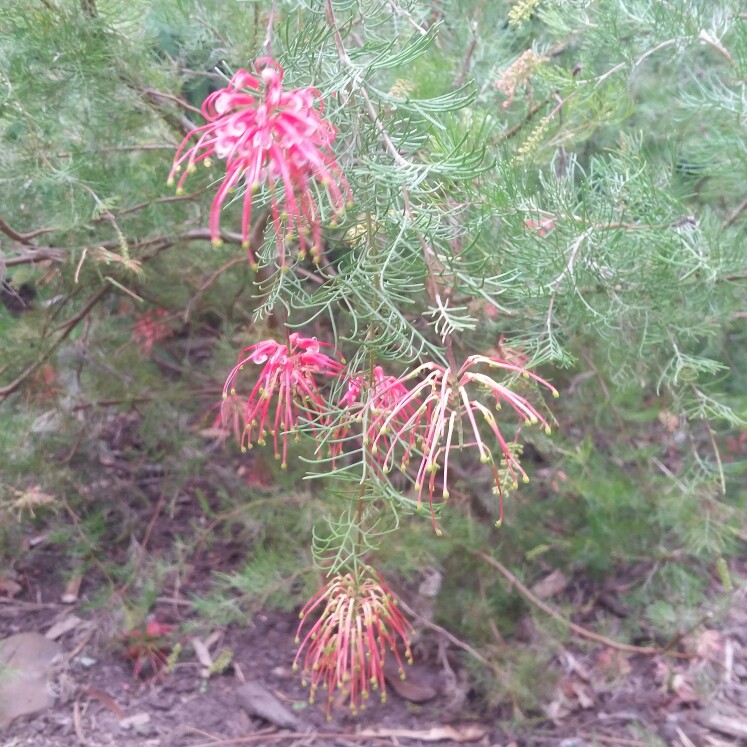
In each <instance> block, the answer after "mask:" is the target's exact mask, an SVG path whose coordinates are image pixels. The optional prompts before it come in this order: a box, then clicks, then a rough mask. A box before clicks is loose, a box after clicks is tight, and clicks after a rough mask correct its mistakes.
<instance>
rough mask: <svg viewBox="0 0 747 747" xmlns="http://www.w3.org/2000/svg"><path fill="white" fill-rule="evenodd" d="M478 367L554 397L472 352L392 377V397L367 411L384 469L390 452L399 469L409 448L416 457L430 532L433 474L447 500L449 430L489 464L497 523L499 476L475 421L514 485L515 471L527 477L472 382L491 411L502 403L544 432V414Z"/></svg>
mask: <svg viewBox="0 0 747 747" xmlns="http://www.w3.org/2000/svg"><path fill="white" fill-rule="evenodd" d="M479 366H487V367H489V368H491V369H495V368H499V369H503V370H504V371H507V372H509V373H512V374H519V375H521V376H522V377H525V378H529V379H532V380H534V381H535V382H536V383H538V384H540V385H541V386H543V387H546V388H547V389H549V390H550V391H551V392H552V394H553V396H555V397H557V396H558V392H557V390H556V389H555V388H554V387H553V386H552V385H551V384H549V383H548V382H547V381H545V380H544V379H542V378H540V377H539V376H537V375H536V374H533V373H531V372H530V371H527V370H526V369H525V368H523V367H522V366H520V365H518V364H516V363H512V362H509V361H506V360H503V359H500V358H488V357H487V356H483V355H473V356H470V357H469V358H467V359H466V361H465V362H464V364H463V365H462V366H461V367H460V368H459V369H458V370H456V371H455V370H453V369H452V368H451V367H449V366H441V365H438V364H436V363H424V364H422V365H421V366H419V367H418V368H416V369H415V370H414V371H412V372H411V373H409V374H407V375H405V376H403V377H402V378H401V379H399V380H397V385H398V386H400V387H402V388H403V389H404V391H398V394H399V396H398V402H397V403H396V404H394V405H393V406H392V407H391V408H390V409H388V410H385V411H382V412H378V413H376V414H373V415H372V418H371V426H370V431H372V432H373V433H374V436H373V438H372V448H371V451H372V452H373V453H374V454H376V453H378V450H379V449H380V448H385V449H386V451H385V453H384V457H383V459H382V461H381V464H382V465H383V468H384V471H385V472H387V471H388V470H389V469H390V468H391V465H392V463H393V461H394V458H395V453H396V452H398V451H402V452H403V457H402V467H403V468H406V467H407V465H408V464H409V461H410V459H411V457H412V454H413V453H416V454H418V456H419V457H420V464H419V465H418V469H417V472H416V475H415V491H416V493H417V500H418V506H420V505H421V504H422V500H423V494H424V492H425V491H426V485H427V495H428V503H429V506H430V509H431V519H432V521H433V527H434V529H435V531H436V534H440V533H441V530H440V529H439V528H438V525H437V522H436V513H435V508H434V495H435V492H436V479H437V476H438V475H439V474H440V476H441V484H442V491H441V497H442V499H443V500H444V501H446V500H448V498H449V468H448V465H449V456H450V454H451V450H452V448H453V447H454V445H455V444H454V438H455V434H457V435H458V448H460V449H462V448H474V449H476V450H477V452H478V455H479V457H480V462H481V463H482V464H486V465H490V467H491V471H492V473H493V479H494V482H495V488H494V490H495V492H496V493H497V495H498V496H499V518H498V523H499V524H500V523H501V522H502V520H503V494H502V488H501V475H500V471H499V469H498V466H497V465H496V462H495V460H494V459H493V454H492V450H491V448H490V447H489V446H488V444H486V442H485V438H484V435H483V433H482V432H481V427H480V422H478V421H484V422H485V423H486V425H487V429H488V431H489V432H490V433H492V434H493V437H494V440H495V444H496V445H497V447H498V450H499V452H500V454H501V456H502V459H503V462H504V463H505V466H506V469H507V471H508V473H509V475H510V476H511V478H512V480H513V482H514V484H515V485H518V482H519V480H518V478H519V476H521V478H522V479H523V480H524V481H525V482H526V481H527V480H528V478H527V474H526V472H525V471H524V469H523V468H522V466H521V465H520V464H519V460H518V458H517V456H516V449H515V448H513V443H512V442H513V441H515V439H511V441H509V440H508V439H506V438H505V437H504V435H503V433H502V432H501V429H500V426H499V425H498V422H497V420H496V418H495V416H494V414H493V413H492V412H491V411H490V409H489V408H488V407H487V406H486V405H485V404H484V403H483V402H481V401H480V400H479V399H477V397H476V394H477V393H472V392H471V391H470V389H471V388H472V386H474V385H476V386H477V388H478V390H479V391H482V392H483V393H487V394H488V395H489V396H490V397H491V398H492V399H493V404H494V405H495V409H497V410H500V409H501V404H502V403H507V404H508V405H509V407H510V409H511V410H513V412H514V413H515V414H516V415H517V416H518V418H519V424H520V425H522V424H524V425H536V424H540V425H542V426H543V427H544V429H545V431H546V432H547V433H550V424H549V423H548V421H547V419H546V418H545V417H543V416H542V415H541V414H540V413H539V411H538V410H537V409H536V408H535V407H534V406H533V405H532V404H531V403H530V402H529V400H527V399H526V398H525V397H523V396H522V395H520V394H518V393H517V392H515V391H513V389H512V388H511V386H510V384H508V383H501V382H499V381H496V380H494V379H492V378H491V377H490V376H488V375H487V374H485V373H482V372H481V371H480V370H474V369H476V368H477V367H479ZM424 373H425V376H424V377H423V378H421V379H419V380H417V381H416V383H415V385H414V386H413V387H412V388H411V389H409V390H408V389H407V388H406V386H405V385H406V383H407V382H409V381H412V380H413V379H416V378H417V377H419V376H421V375H422V374H424ZM470 385H472V386H470ZM389 388H390V389H392V390H393V389H394V384H389ZM477 416H479V417H477ZM463 421H466V422H463ZM517 433H518V430H517ZM467 434H471V435H469V436H468V435H467ZM440 459H443V465H441V464H440V462H439V460H440ZM499 463H500V461H499Z"/></svg>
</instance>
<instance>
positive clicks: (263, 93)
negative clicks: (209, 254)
mask: <svg viewBox="0 0 747 747" xmlns="http://www.w3.org/2000/svg"><path fill="white" fill-rule="evenodd" d="M254 66H255V68H256V70H257V71H258V74H257V75H254V74H253V73H250V72H248V71H246V70H239V71H238V72H237V73H236V74H235V75H234V76H233V77H232V78H231V80H230V81H229V83H228V85H227V86H226V87H225V88H221V89H220V90H219V91H215V92H214V93H211V94H210V95H209V96H208V97H207V98H206V99H205V102H204V103H203V105H202V115H203V117H204V118H205V119H206V120H207V124H204V125H202V126H201V127H197V128H196V129H194V130H192V132H190V133H189V134H188V135H187V136H186V137H185V138H184V140H183V141H182V143H181V144H180V145H179V147H178V149H177V151H176V155H175V157H174V163H173V166H172V168H171V173H170V174H169V183H173V182H174V180H175V179H176V177H177V175H179V176H178V181H177V193H180V192H181V191H183V189H184V183H185V181H186V179H187V176H188V175H189V174H191V173H193V172H194V171H195V169H196V164H197V163H199V162H203V163H204V164H205V165H208V166H209V165H210V164H211V156H215V157H217V158H218V159H222V160H224V161H225V166H226V176H225V178H224V180H223V182H222V183H221V185H220V187H219V188H218V190H217V192H216V194H215V197H214V198H213V203H212V206H211V209H210V236H211V239H212V241H213V244H215V245H219V244H220V243H221V239H220V212H221V208H222V206H223V204H224V202H225V201H226V199H227V198H228V196H229V194H231V192H233V191H234V190H235V189H237V188H238V187H239V186H243V187H244V190H245V191H244V196H243V211H242V219H241V237H242V241H243V245H244V248H245V249H246V251H247V253H248V255H249V261H250V263H251V264H252V266H254V267H256V265H257V259H256V256H255V254H254V252H253V250H252V247H251V246H250V243H249V232H250V228H251V221H252V200H253V199H254V195H255V193H256V192H257V191H258V190H259V189H260V188H261V187H262V186H266V187H267V189H268V193H269V197H270V210H271V215H272V223H273V227H274V231H275V238H276V244H277V255H278V262H279V264H280V265H281V267H282V266H284V264H285V245H286V242H288V241H290V240H296V239H297V241H298V245H299V255H300V256H301V257H303V256H305V254H306V253H307V252H310V253H311V256H312V259H315V260H317V261H318V258H319V255H320V253H321V250H322V235H321V220H322V212H321V210H320V208H319V205H318V204H317V199H316V197H315V195H318V194H319V193H320V192H321V193H324V194H325V195H326V199H327V200H328V201H329V204H330V206H331V208H332V221H336V220H338V219H339V217H340V216H341V215H342V214H343V213H344V211H345V209H346V208H347V207H348V206H349V205H350V204H351V203H352V193H351V191H350V187H349V186H348V183H347V180H346V179H345V175H344V174H343V172H342V169H341V168H340V165H339V163H338V162H337V159H336V158H335V156H334V153H333V152H332V143H333V142H334V140H335V137H336V136H337V130H336V128H335V127H334V126H333V125H332V124H331V123H330V122H329V121H328V120H327V119H325V118H324V117H323V112H324V101H323V99H322V96H321V94H320V93H319V91H317V90H316V89H315V88H296V89H293V90H289V91H287V90H284V89H283V68H282V67H280V65H278V63H277V62H276V61H275V60H273V59H272V58H270V57H261V58H259V59H258V60H256V62H255V63H254ZM314 182H315V183H316V184H318V185H319V186H320V187H321V189H316V188H315V185H314Z"/></svg>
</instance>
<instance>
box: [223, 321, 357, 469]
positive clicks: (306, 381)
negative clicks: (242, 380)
mask: <svg viewBox="0 0 747 747" xmlns="http://www.w3.org/2000/svg"><path fill="white" fill-rule="evenodd" d="M322 348H328V349H329V350H330V353H331V355H327V354H326V353H323V352H322ZM250 363H253V364H255V365H257V366H262V370H261V372H260V374H259V379H258V380H257V382H256V384H255V385H254V388H253V389H252V391H251V393H250V394H249V396H248V397H247V399H246V404H245V405H244V410H243V413H242V418H243V423H244V427H243V432H242V434H241V448H242V450H246V449H251V448H252V445H253V444H254V443H257V444H258V445H260V446H262V445H264V443H265V435H266V434H267V433H269V435H270V436H272V439H273V444H274V447H275V458H276V459H281V458H282V463H281V467H282V468H283V469H285V467H286V466H287V456H288V436H289V435H290V433H291V432H293V431H294V430H296V428H297V426H298V421H299V418H300V417H305V418H307V419H308V420H309V421H310V422H311V427H312V428H313V420H314V418H319V417H324V415H325V412H326V407H325V403H324V400H323V398H322V396H321V394H320V393H319V387H318V385H317V378H318V377H319V376H339V375H340V374H341V373H342V370H343V366H344V360H343V359H342V358H341V357H340V355H339V353H338V352H337V350H336V349H335V348H334V347H333V346H332V345H329V344H328V343H325V342H319V341H318V340H317V339H316V337H302V336H301V335H299V334H298V333H297V332H294V333H292V334H291V335H289V336H288V342H287V344H283V343H280V342H276V341H275V340H264V341H263V342H259V343H257V344H256V345H252V346H250V347H248V348H245V349H244V350H243V351H242V352H241V355H240V356H239V362H238V363H237V364H236V365H235V366H234V367H233V369H232V370H231V373H229V374H228V378H227V379H226V383H225V385H224V387H223V402H224V408H223V412H222V416H223V422H224V423H225V424H226V426H228V427H234V428H235V424H236V417H237V411H236V396H237V393H236V380H237V378H238V376H239V374H240V373H241V372H242V371H243V370H244V368H245V367H246V366H247V365H248V364H250ZM273 400H274V402H275V405H274V407H272V403H273ZM281 440H282V457H281V450H280V441H281Z"/></svg>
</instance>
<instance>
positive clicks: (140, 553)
mask: <svg viewBox="0 0 747 747" xmlns="http://www.w3.org/2000/svg"><path fill="white" fill-rule="evenodd" d="M165 499H166V494H165V493H164V492H163V491H161V495H160V496H159V497H158V502H157V503H156V507H155V509H154V510H153V515H152V516H151V517H150V521H149V522H148V526H147V527H146V528H145V534H144V535H143V539H142V541H141V542H140V548H139V550H138V554H137V558H136V559H135V565H134V567H133V569H132V573H130V576H129V578H128V579H127V581H125V583H124V584H123V586H122V587H121V588H120V589H119V591H118V594H119V596H120V597H122V598H124V595H125V592H126V591H127V589H129V588H130V586H131V585H132V583H133V581H135V577H136V576H137V574H138V573H139V572H140V568H141V567H142V565H143V561H144V560H145V548H146V547H147V546H148V541H149V540H150V536H151V534H152V533H153V528H154V527H155V526H156V521H158V517H159V516H160V515H161V510H162V509H163V503H164V500H165Z"/></svg>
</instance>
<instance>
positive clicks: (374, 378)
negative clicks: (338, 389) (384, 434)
mask: <svg viewBox="0 0 747 747" xmlns="http://www.w3.org/2000/svg"><path fill="white" fill-rule="evenodd" d="M407 394H408V391H407V387H406V386H405V385H404V384H403V383H402V382H401V381H400V380H399V379H397V378H396V377H395V376H390V375H389V374H386V373H384V369H383V368H382V367H381V366H374V368H373V371H372V374H371V375H370V376H363V375H360V376H355V377H353V378H352V379H350V381H348V387H347V391H346V392H345V394H344V396H343V397H342V398H341V399H340V401H339V402H338V409H340V410H341V411H342V418H341V424H340V425H339V426H338V427H337V428H336V429H335V431H334V432H333V434H332V439H331V440H332V446H331V448H330V453H331V455H332V458H333V460H334V459H335V458H337V457H338V456H340V454H342V453H343V451H344V448H345V443H346V441H347V440H348V437H349V433H350V431H351V429H352V426H353V425H354V424H356V425H361V426H362V429H363V445H364V446H369V445H370V444H371V442H372V441H373V440H374V439H375V438H376V437H377V436H381V434H380V433H379V432H378V431H377V430H376V422H375V421H376V417H377V416H378V415H380V414H381V413H383V412H391V411H392V410H393V409H394V408H395V407H396V405H397V404H398V403H399V402H400V401H401V400H402V399H403V398H404V397H406V396H407ZM413 412H414V411H413V409H412V407H405V408H403V409H402V410H401V411H400V413H399V416H398V417H397V419H396V422H397V423H398V424H402V425H404V423H405V422H406V421H407V420H408V419H409V417H411V416H412V414H413Z"/></svg>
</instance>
